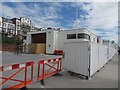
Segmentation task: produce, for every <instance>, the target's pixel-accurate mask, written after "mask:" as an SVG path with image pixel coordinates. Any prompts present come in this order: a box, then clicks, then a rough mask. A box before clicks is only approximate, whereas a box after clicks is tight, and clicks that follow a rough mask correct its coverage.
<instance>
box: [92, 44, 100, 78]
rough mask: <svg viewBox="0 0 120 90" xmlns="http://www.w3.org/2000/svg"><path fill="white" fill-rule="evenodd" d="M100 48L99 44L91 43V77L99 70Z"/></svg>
mask: <svg viewBox="0 0 120 90" xmlns="http://www.w3.org/2000/svg"><path fill="white" fill-rule="evenodd" d="M98 48H99V47H98V44H95V43H91V50H90V51H91V57H90V76H92V75H93V74H94V73H95V72H96V71H97V70H98V69H99V58H98V57H99V54H98V53H99V51H98Z"/></svg>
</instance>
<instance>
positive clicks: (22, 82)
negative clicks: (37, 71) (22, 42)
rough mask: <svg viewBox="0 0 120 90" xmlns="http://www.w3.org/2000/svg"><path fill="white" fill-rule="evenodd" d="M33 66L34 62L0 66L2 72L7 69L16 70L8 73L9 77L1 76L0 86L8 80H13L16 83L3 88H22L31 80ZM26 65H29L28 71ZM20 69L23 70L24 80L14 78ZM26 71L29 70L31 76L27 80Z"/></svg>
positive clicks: (10, 89)
mask: <svg viewBox="0 0 120 90" xmlns="http://www.w3.org/2000/svg"><path fill="white" fill-rule="evenodd" d="M33 66H34V62H33V61H30V62H25V63H20V64H12V65H6V66H2V67H0V72H2V73H4V72H6V71H8V70H10V71H13V70H16V71H15V72H14V73H12V75H11V74H10V75H9V77H3V76H1V77H0V79H2V82H0V86H2V85H4V84H6V83H8V82H9V81H15V82H16V83H18V82H19V83H18V84H15V85H12V86H8V87H7V88H3V89H4V90H16V89H18V88H23V87H25V86H27V85H29V84H31V83H32V82H33ZM28 67H31V70H30V71H28ZM21 71H24V76H23V77H24V80H18V79H15V76H16V75H18V74H19V73H20V72H21ZM28 72H31V77H30V79H29V80H27V74H28Z"/></svg>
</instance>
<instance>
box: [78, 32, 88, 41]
mask: <svg viewBox="0 0 120 90" xmlns="http://www.w3.org/2000/svg"><path fill="white" fill-rule="evenodd" d="M78 39H88V40H90V35H88V34H86V33H79V34H78Z"/></svg>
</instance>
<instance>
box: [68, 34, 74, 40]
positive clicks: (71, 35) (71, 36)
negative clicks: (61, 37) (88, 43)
mask: <svg viewBox="0 0 120 90" xmlns="http://www.w3.org/2000/svg"><path fill="white" fill-rule="evenodd" d="M67 39H76V34H67Z"/></svg>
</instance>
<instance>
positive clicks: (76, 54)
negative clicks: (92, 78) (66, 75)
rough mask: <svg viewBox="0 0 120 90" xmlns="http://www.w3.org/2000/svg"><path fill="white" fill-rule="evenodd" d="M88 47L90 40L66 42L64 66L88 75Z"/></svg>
mask: <svg viewBox="0 0 120 90" xmlns="http://www.w3.org/2000/svg"><path fill="white" fill-rule="evenodd" d="M88 47H89V43H88V42H65V43H64V49H65V60H64V61H63V67H64V68H65V69H67V70H70V71H73V72H75V73H79V74H83V75H85V76H88V73H89V72H88V68H89V64H88V63H89V51H88Z"/></svg>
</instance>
